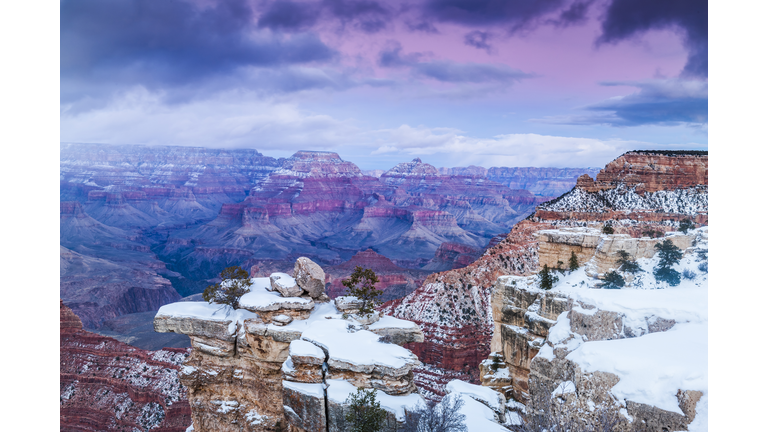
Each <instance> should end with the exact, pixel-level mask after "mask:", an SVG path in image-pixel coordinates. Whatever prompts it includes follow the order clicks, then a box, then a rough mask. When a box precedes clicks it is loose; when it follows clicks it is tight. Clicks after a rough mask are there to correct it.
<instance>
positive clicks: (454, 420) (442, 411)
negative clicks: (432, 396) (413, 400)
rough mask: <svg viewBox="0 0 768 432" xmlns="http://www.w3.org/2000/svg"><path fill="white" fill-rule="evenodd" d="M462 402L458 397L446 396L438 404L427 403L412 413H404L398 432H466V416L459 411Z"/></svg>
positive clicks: (462, 404)
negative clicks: (403, 421) (403, 419)
mask: <svg viewBox="0 0 768 432" xmlns="http://www.w3.org/2000/svg"><path fill="white" fill-rule="evenodd" d="M463 406H464V401H463V400H462V399H461V398H460V397H458V395H453V396H451V395H447V396H445V397H443V400H441V401H440V403H437V404H436V403H434V402H431V401H430V402H427V406H423V405H422V406H420V407H419V409H417V410H414V411H408V410H406V411H405V424H403V426H402V428H401V429H399V431H400V432H466V431H467V426H466V424H465V419H466V416H465V415H464V414H461V413H460V412H459V411H460V410H461V407H463Z"/></svg>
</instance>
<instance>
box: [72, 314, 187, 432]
mask: <svg viewBox="0 0 768 432" xmlns="http://www.w3.org/2000/svg"><path fill="white" fill-rule="evenodd" d="M60 316H61V317H60V354H59V360H60V363H59V365H60V366H59V368H60V375H59V389H60V396H59V403H60V409H59V412H60V429H61V430H62V431H94V432H95V431H105V430H109V431H117V430H153V431H161V432H172V431H173V432H182V431H185V430H186V429H187V427H188V426H189V423H190V420H191V411H190V408H189V404H188V403H187V400H186V399H187V392H186V389H184V387H182V386H181V385H180V384H179V377H178V372H179V369H181V364H182V363H183V362H184V361H185V360H186V358H187V356H188V355H189V353H188V350H186V349H174V348H167V349H162V350H158V351H144V350H140V349H137V348H134V347H131V346H129V345H126V344H124V343H121V342H118V341H116V340H114V339H112V338H108V337H103V336H99V335H97V334H94V333H91V332H87V331H84V330H82V323H81V322H80V319H79V318H78V317H77V315H75V314H74V313H73V312H72V310H71V309H69V308H68V307H66V306H64V303H63V302H60Z"/></svg>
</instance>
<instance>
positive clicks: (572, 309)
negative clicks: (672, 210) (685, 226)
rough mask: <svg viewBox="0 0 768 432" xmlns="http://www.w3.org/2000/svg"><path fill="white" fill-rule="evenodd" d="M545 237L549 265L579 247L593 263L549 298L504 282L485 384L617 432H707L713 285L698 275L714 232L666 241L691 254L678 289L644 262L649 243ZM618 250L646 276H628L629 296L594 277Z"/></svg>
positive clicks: (530, 285) (511, 280)
mask: <svg viewBox="0 0 768 432" xmlns="http://www.w3.org/2000/svg"><path fill="white" fill-rule="evenodd" d="M578 234H580V235H578ZM540 235H541V237H542V238H545V239H546V242H542V243H540V245H541V246H542V247H543V246H545V245H546V246H547V249H548V250H549V251H550V252H548V253H547V254H548V256H549V257H550V258H551V256H552V251H553V250H555V249H558V247H559V248H561V250H562V251H570V250H572V248H574V247H579V243H581V245H583V246H584V248H583V249H582V252H583V253H584V254H587V255H589V254H591V256H589V258H588V260H587V261H586V264H585V265H584V266H583V267H582V268H580V269H579V270H578V271H574V272H565V273H564V274H563V275H561V276H560V277H561V279H563V280H561V281H560V282H559V283H557V284H556V285H555V287H553V289H552V290H551V291H544V290H542V289H539V288H538V286H537V278H536V277H533V276H529V277H523V276H502V277H500V278H499V279H498V281H497V283H496V288H495V290H494V294H493V298H492V304H493V317H494V336H493V340H492V342H491V349H492V350H493V351H494V352H495V353H494V355H492V356H491V357H490V358H489V360H486V361H484V362H483V363H482V364H481V372H482V375H483V384H484V385H487V386H489V387H492V388H494V389H497V390H499V391H501V392H503V393H504V394H505V395H506V396H507V397H510V398H513V399H514V400H517V401H522V402H527V403H528V405H529V411H530V410H539V409H545V410H550V409H554V408H552V406H553V405H554V406H556V407H557V408H556V410H558V411H559V412H561V413H563V412H567V413H569V414H567V416H571V417H574V418H578V419H579V420H578V421H586V422H588V423H590V424H592V425H595V424H599V422H601V421H605V416H606V415H609V414H610V416H612V418H613V419H614V420H615V421H616V423H617V424H616V425H615V426H614V427H613V429H612V430H616V431H630V430H689V429H688V428H689V425H690V424H691V423H692V422H693V421H694V420H696V419H697V413H698V414H701V415H700V416H699V417H698V420H696V421H697V423H696V424H695V425H694V426H692V427H693V429H695V430H702V429H699V428H700V427H701V425H702V424H703V425H706V405H704V406H698V405H697V403H698V402H699V400H700V398H702V396H705V397H706V394H707V384H706V374H707V368H706V365H707V342H706V339H707V337H706V334H707V331H706V326H707V282H708V277H707V274H706V271H702V270H701V269H699V268H697V267H698V263H697V261H696V255H697V254H696V251H698V250H704V251H706V250H707V249H708V241H707V239H708V229H707V228H706V227H704V228H700V229H697V230H694V231H691V232H689V233H688V234H683V233H672V234H669V235H668V236H667V239H669V240H671V241H673V242H674V243H675V244H676V245H677V246H678V247H680V248H681V249H682V250H684V251H685V255H684V258H683V261H682V262H681V264H680V265H679V266H676V267H678V270H680V271H687V272H689V273H688V276H687V277H686V278H685V279H684V281H683V283H681V284H680V285H679V286H669V285H667V284H666V283H665V282H659V281H656V280H655V279H654V277H653V275H652V274H651V273H652V268H653V267H654V265H656V264H658V259H657V258H656V259H651V258H649V257H644V255H645V256H647V255H649V254H647V253H644V252H643V250H644V248H645V244H646V243H647V239H637V238H635V239H632V238H629V237H628V236H625V235H610V234H600V235H598V236H597V241H595V239H594V238H593V237H592V235H593V232H592V230H591V229H583V228H582V229H561V230H546V231H541V232H540ZM660 240H661V239H660ZM660 240H655V241H654V242H658V241H660ZM617 245H618V246H619V249H622V250H627V251H633V252H631V253H632V255H633V256H634V257H635V258H636V259H637V260H638V262H639V263H640V267H641V270H640V272H639V273H637V274H634V275H630V274H626V275H625V277H627V276H629V277H627V279H628V280H629V284H628V286H626V287H625V288H624V289H621V290H601V289H599V280H598V279H596V278H595V276H596V275H597V273H598V271H599V270H600V269H601V268H603V269H604V270H603V271H607V270H609V269H612V270H615V269H616V268H617V267H618V264H617V263H616V260H617V259H618V253H617V251H618V250H619V249H617ZM625 248H626V249H625ZM635 254H637V255H635ZM650 255H651V256H652V255H653V254H650ZM540 256H541V255H540ZM631 276H634V277H631ZM595 288H598V289H595ZM662 333H663V334H662ZM499 360H501V361H499ZM494 364H495V366H494V369H495V370H491V366H493V365H494ZM596 407H598V408H599V409H598V410H595V408H596ZM584 413H594V416H592V415H589V414H587V415H585V414H584ZM599 416H603V418H597V417H599ZM638 428H639V429H638ZM644 428H645V429H644Z"/></svg>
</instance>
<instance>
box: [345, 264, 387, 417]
mask: <svg viewBox="0 0 768 432" xmlns="http://www.w3.org/2000/svg"><path fill="white" fill-rule="evenodd" d="M358 268H359V267H358ZM345 404H348V405H349V408H348V410H347V413H346V415H345V416H344V419H345V420H346V422H347V427H348V428H349V429H348V430H350V431H351V432H378V431H380V430H382V428H383V427H384V420H385V419H386V418H387V412H386V411H385V410H384V409H383V408H382V407H381V403H379V402H378V401H377V400H376V390H375V389H371V390H364V389H362V388H358V389H357V393H353V394H350V395H349V397H347V400H346V402H345Z"/></svg>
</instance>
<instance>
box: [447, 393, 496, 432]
mask: <svg viewBox="0 0 768 432" xmlns="http://www.w3.org/2000/svg"><path fill="white" fill-rule="evenodd" d="M452 398H461V400H463V401H464V405H463V406H462V407H461V408H460V409H459V413H461V414H463V415H464V423H465V424H466V425H467V432H509V429H507V428H505V427H504V426H502V425H500V424H499V423H498V422H497V421H496V413H494V412H493V410H492V409H490V408H488V407H487V406H485V405H483V404H482V403H480V402H478V401H476V400H475V399H473V398H472V397H471V396H470V395H468V394H464V393H449V394H447V395H446V396H445V399H447V400H445V401H444V402H443V403H449V402H452Z"/></svg>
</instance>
